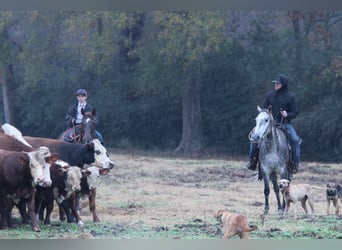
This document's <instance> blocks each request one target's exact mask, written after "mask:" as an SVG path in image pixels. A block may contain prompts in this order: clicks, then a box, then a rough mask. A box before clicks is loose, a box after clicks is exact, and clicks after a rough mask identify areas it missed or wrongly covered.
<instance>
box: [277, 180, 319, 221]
mask: <svg viewBox="0 0 342 250" xmlns="http://www.w3.org/2000/svg"><path fill="white" fill-rule="evenodd" d="M279 188H280V191H281V192H282V193H283V195H284V199H285V211H284V216H286V214H287V212H288V211H289V208H290V203H291V202H292V203H293V204H294V205H295V206H294V210H295V219H297V207H298V201H300V202H301V205H302V207H303V209H304V211H305V215H306V216H307V215H308V209H307V208H306V201H308V202H309V205H310V208H311V211H312V214H314V207H313V201H312V191H311V187H310V185H309V184H292V183H291V184H290V181H289V180H286V179H281V180H280V181H279Z"/></svg>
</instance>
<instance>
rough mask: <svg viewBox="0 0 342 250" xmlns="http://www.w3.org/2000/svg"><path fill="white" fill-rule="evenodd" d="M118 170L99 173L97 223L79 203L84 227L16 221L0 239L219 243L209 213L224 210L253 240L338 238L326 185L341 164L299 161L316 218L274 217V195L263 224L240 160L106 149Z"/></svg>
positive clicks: (341, 233) (259, 190) (255, 191)
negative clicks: (243, 219) (240, 219)
mask: <svg viewBox="0 0 342 250" xmlns="http://www.w3.org/2000/svg"><path fill="white" fill-rule="evenodd" d="M110 157H111V159H112V160H113V161H114V162H115V163H116V167H115V168H114V169H113V170H111V172H110V173H109V174H108V175H106V176H101V178H100V180H99V186H98V193H97V211H98V215H99V217H100V220H101V222H100V223H93V222H92V217H91V214H90V212H89V209H88V201H87V199H84V200H82V201H81V204H82V211H81V216H82V218H83V221H84V222H85V226H84V227H82V228H79V227H78V226H77V225H76V224H68V223H66V222H61V221H59V219H58V214H57V212H58V211H57V208H55V209H54V213H53V215H52V224H51V225H48V226H47V225H43V224H42V223H41V229H42V230H41V232H37V233H36V232H32V231H31V229H30V226H29V225H22V224H21V222H20V216H19V215H18V212H17V210H16V209H14V210H13V215H14V217H15V218H16V219H17V220H18V227H17V228H15V229H3V230H0V238H1V239H220V238H221V237H222V231H221V225H220V223H219V222H217V221H216V220H215V219H214V217H213V214H214V213H215V212H216V211H217V210H218V209H228V210H230V211H232V212H239V213H242V214H244V215H246V216H247V218H248V221H249V223H250V224H256V225H257V226H258V230H256V231H254V232H252V238H253V239H341V238H342V220H341V218H340V217H336V216H335V215H334V209H331V215H327V214H326V198H325V186H326V184H327V182H330V181H334V182H337V183H342V180H341V178H342V175H341V172H342V164H322V163H307V162H304V163H302V165H301V166H300V170H299V173H298V174H296V175H295V176H294V178H293V182H294V183H309V184H312V185H313V186H314V192H315V197H314V201H315V203H314V206H315V214H314V215H310V216H308V217H305V216H304V211H303V210H302V209H301V208H299V209H298V212H299V216H298V219H297V220H295V219H294V216H293V207H291V208H290V211H289V215H288V217H287V218H286V219H283V218H282V216H280V215H279V214H278V211H277V207H276V201H275V195H274V193H273V191H272V192H271V194H270V211H269V214H268V215H267V216H266V217H265V219H264V220H262V219H261V214H262V213H263V208H264V197H263V183H262V182H257V181H255V180H254V178H253V176H254V174H255V172H252V171H249V170H247V168H246V167H245V164H246V163H245V162H244V161H238V160H236V159H228V158H219V157H215V158H202V159H195V158H181V157H176V156H170V155H167V154H165V155H161V154H158V155H157V154H151V153H143V152H142V153H139V152H135V153H124V152H111V154H110Z"/></svg>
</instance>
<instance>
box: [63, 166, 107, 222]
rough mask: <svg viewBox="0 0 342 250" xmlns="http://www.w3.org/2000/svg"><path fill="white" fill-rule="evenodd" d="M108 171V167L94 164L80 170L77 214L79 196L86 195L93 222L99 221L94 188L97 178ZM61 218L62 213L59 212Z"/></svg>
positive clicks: (78, 204)
mask: <svg viewBox="0 0 342 250" xmlns="http://www.w3.org/2000/svg"><path fill="white" fill-rule="evenodd" d="M108 172H109V170H108V169H101V168H97V167H94V166H90V167H89V166H88V167H87V169H86V170H82V178H81V190H80V191H78V192H76V208H77V210H78V214H80V210H81V209H80V199H81V197H88V200H89V210H90V212H91V213H92V216H93V222H100V219H99V217H98V215H97V213H96V202H95V198H96V189H97V185H98V178H99V176H100V175H106V174H107V173H108ZM60 216H61V219H63V218H64V215H63V214H61V215H60Z"/></svg>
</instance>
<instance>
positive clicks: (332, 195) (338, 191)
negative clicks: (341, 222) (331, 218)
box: [327, 182, 342, 215]
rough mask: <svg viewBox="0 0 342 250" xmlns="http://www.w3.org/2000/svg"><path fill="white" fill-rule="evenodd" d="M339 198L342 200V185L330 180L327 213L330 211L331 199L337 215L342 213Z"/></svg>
mask: <svg viewBox="0 0 342 250" xmlns="http://www.w3.org/2000/svg"><path fill="white" fill-rule="evenodd" d="M338 200H340V202H342V187H341V186H340V185H339V184H336V183H334V182H329V183H328V184H327V214H328V215H329V214H330V212H329V210H330V201H332V203H333V205H334V207H335V215H338V214H339V213H340V207H339V205H338Z"/></svg>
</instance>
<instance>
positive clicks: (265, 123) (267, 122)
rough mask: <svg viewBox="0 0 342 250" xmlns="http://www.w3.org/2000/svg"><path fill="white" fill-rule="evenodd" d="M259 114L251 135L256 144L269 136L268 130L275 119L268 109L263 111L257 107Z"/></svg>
mask: <svg viewBox="0 0 342 250" xmlns="http://www.w3.org/2000/svg"><path fill="white" fill-rule="evenodd" d="M257 110H258V112H259V114H258V115H257V117H256V118H255V128H254V131H253V133H252V135H251V139H252V140H253V141H254V142H258V143H259V142H260V141H261V140H262V138H264V136H265V135H266V134H267V132H268V129H269V128H270V126H271V125H272V122H273V117H272V114H271V113H270V111H269V110H268V109H262V108H260V107H259V106H257Z"/></svg>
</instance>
